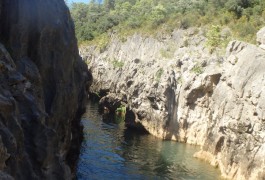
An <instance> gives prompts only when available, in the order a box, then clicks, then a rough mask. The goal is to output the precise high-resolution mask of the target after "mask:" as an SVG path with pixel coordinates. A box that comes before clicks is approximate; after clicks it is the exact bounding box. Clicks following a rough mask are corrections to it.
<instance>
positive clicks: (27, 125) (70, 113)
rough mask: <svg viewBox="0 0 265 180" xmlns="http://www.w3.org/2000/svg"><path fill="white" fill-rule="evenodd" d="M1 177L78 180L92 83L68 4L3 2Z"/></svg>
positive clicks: (59, 1) (0, 37)
mask: <svg viewBox="0 0 265 180" xmlns="http://www.w3.org/2000/svg"><path fill="white" fill-rule="evenodd" d="M0 24H1V26H0V179H13V178H14V179H71V178H73V177H74V168H75V163H76V160H77V156H78V151H79V147H80V144H81V131H82V129H81V127H80V125H79V122H80V116H81V114H82V112H84V110H85V99H86V97H87V95H86V90H87V88H88V86H89V82H90V81H91V75H90V74H89V73H88V71H87V66H86V64H85V63H83V62H82V60H81V58H80V57H79V55H78V48H77V42H76V39H75V35H74V27H73V23H72V20H71V18H70V15H69V11H68V8H67V7H66V5H65V3H64V1H63V0H57V1H53V0H47V1H37V0H32V1H27V0H20V1H15V0H0Z"/></svg>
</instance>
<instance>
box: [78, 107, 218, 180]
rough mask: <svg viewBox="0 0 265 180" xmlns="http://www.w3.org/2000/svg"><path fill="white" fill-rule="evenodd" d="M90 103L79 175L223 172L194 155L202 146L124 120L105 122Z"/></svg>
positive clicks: (206, 175) (209, 176) (205, 177)
mask: <svg viewBox="0 0 265 180" xmlns="http://www.w3.org/2000/svg"><path fill="white" fill-rule="evenodd" d="M97 108H98V106H97V104H92V103H90V104H88V105H87V113H86V114H84V116H83V118H82V123H83V125H84V141H83V144H82V148H81V155H80V159H79V163H78V169H77V176H78V179H79V180H85V179H88V180H90V179H100V180H101V179H113V180H116V179H126V180H127V179H132V180H133V179H176V180H182V179H187V180H189V179H199V180H218V179H220V173H219V171H218V170H217V169H215V168H213V167H212V166H210V165H208V164H207V163H205V162H203V161H200V160H198V159H195V158H193V154H194V153H195V152H196V151H198V150H199V147H196V146H191V145H186V144H182V143H177V142H173V141H162V140H160V139H157V138H155V137H153V136H151V135H148V134H139V133H138V132H135V131H133V130H130V129H127V128H125V127H124V124H120V125H116V124H106V123H104V122H102V120H101V116H100V115H99V114H98V111H97Z"/></svg>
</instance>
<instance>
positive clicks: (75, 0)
mask: <svg viewBox="0 0 265 180" xmlns="http://www.w3.org/2000/svg"><path fill="white" fill-rule="evenodd" d="M68 2H69V3H72V2H77V3H78V2H83V3H88V2H89V0H68Z"/></svg>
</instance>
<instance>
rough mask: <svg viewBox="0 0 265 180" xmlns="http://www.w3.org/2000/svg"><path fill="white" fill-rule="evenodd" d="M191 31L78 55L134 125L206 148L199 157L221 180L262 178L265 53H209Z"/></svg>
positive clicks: (240, 46)
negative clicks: (215, 169) (120, 103)
mask: <svg viewBox="0 0 265 180" xmlns="http://www.w3.org/2000/svg"><path fill="white" fill-rule="evenodd" d="M191 31H192V32H193V30H187V31H185V30H176V31H174V32H173V33H172V34H171V35H170V36H167V37H165V38H161V39H159V37H157V38H152V37H144V36H141V35H139V34H135V35H133V36H131V37H128V38H127V40H126V41H125V42H124V41H123V42H122V41H119V39H118V38H117V37H115V36H112V38H111V43H110V44H109V45H108V46H107V48H106V49H105V50H104V49H103V51H102V50H101V51H100V50H99V49H98V48H97V47H84V48H82V49H80V51H81V53H82V55H83V57H84V59H87V61H88V63H90V66H91V70H92V73H93V77H94V79H95V81H94V83H93V84H92V91H94V92H95V93H98V92H100V91H102V90H103V91H104V92H109V94H108V95H107V96H106V97H105V98H103V102H104V101H106V99H107V100H108V105H110V104H112V103H110V102H109V101H110V100H111V99H113V101H115V102H117V101H118V100H120V101H123V102H125V103H126V104H127V108H128V110H129V111H132V112H134V116H131V117H134V121H135V123H141V124H142V125H143V126H144V128H145V129H146V130H147V131H149V132H150V133H151V134H153V135H155V136H157V137H160V138H163V139H170V140H177V141H182V142H187V143H190V144H197V145H201V146H202V151H201V152H199V153H197V154H196V157H200V158H203V159H206V160H208V161H210V162H211V164H212V165H214V166H219V168H220V169H221V172H222V174H223V176H225V177H227V178H231V179H240V180H244V179H253V180H254V179H264V178H265V173H264V172H265V169H264V167H265V166H264V162H265V159H264V155H265V152H264V140H265V134H264V132H265V130H264V128H265V124H264V112H265V109H264V96H265V94H264V91H263V89H264V84H265V82H264V81H265V80H264V77H265V73H264V68H265V52H264V50H262V49H261V48H259V47H256V46H254V45H250V44H247V43H244V42H239V41H233V42H231V43H230V44H229V46H228V47H227V54H226V56H225V55H223V56H220V55H218V54H215V53H214V54H210V53H209V52H208V50H207V49H206V48H205V37H204V36H203V33H202V31H200V30H196V31H195V32H196V33H190V32H191ZM108 108H109V107H108ZM109 109H111V108H109ZM114 109H115V107H114ZM126 121H128V120H126ZM130 121H131V120H130ZM129 124H130V123H129Z"/></svg>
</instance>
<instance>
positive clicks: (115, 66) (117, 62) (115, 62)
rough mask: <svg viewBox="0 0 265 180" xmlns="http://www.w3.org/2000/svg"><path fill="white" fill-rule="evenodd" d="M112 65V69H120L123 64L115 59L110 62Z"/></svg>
mask: <svg viewBox="0 0 265 180" xmlns="http://www.w3.org/2000/svg"><path fill="white" fill-rule="evenodd" d="M112 65H113V67H114V68H122V67H123V66H124V62H122V61H118V60H116V59H115V60H113V61H112Z"/></svg>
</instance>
